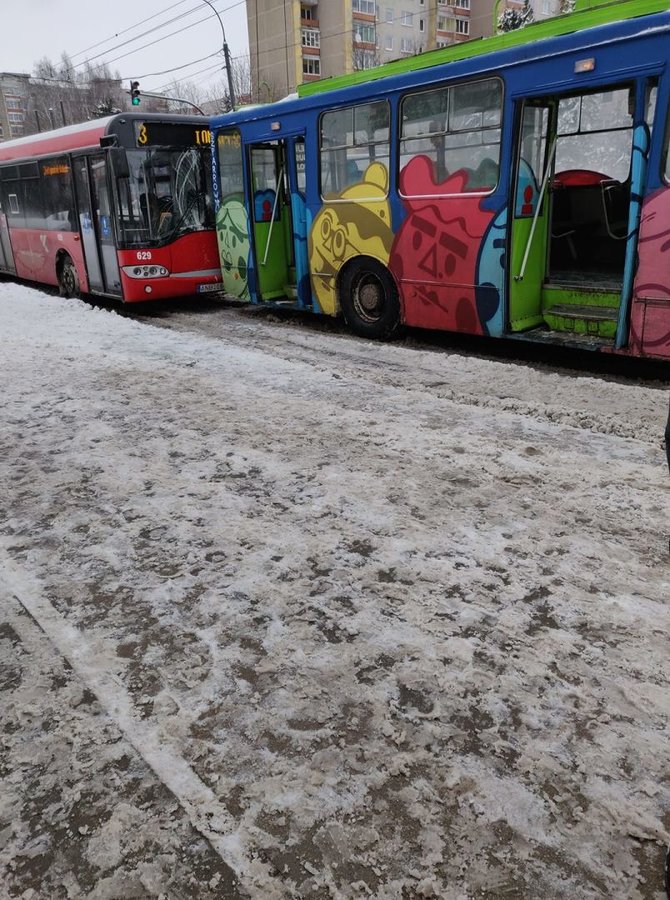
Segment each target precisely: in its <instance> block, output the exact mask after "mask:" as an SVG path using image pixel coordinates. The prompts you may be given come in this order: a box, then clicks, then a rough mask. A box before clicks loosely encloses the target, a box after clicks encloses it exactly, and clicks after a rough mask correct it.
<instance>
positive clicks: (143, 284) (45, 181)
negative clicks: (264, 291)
mask: <svg viewBox="0 0 670 900" xmlns="http://www.w3.org/2000/svg"><path fill="white" fill-rule="evenodd" d="M210 155H211V150H210V137H209V130H208V124H207V119H205V118H203V117H200V116H177V115H160V114H147V115H140V114H138V113H121V114H120V115H115V116H110V117H109V118H104V119H96V120H94V121H92V122H85V123H82V124H81V125H72V126H69V127H66V128H60V129H57V130H55V131H49V132H45V133H43V134H37V135H32V136H30V137H25V138H19V139H17V140H13V141H7V142H6V143H0V273H4V274H9V275H14V276H16V277H18V278H25V279H27V280H29V281H36V282H40V283H41V284H50V285H57V286H58V287H59V288H60V292H61V294H63V295H65V296H78V295H79V294H80V293H89V294H97V295H101V296H104V297H112V298H117V299H120V300H122V301H123V302H125V303H134V302H139V301H147V300H153V299H162V298H165V297H179V296H187V295H192V294H196V293H205V292H210V291H220V290H221V289H222V281H221V267H220V262H219V254H218V249H217V243H216V233H215V231H214V215H213V211H212V190H211V164H210Z"/></svg>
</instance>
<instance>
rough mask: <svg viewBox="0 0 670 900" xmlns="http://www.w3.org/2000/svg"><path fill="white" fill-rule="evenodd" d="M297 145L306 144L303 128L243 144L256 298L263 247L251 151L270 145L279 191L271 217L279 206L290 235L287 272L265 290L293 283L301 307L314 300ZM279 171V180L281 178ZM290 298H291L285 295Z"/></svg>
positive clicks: (309, 306)
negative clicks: (277, 283)
mask: <svg viewBox="0 0 670 900" xmlns="http://www.w3.org/2000/svg"><path fill="white" fill-rule="evenodd" d="M298 145H302V147H303V148H306V132H305V129H300V130H295V131H290V132H282V133H281V134H272V135H267V137H266V138H265V139H263V138H261V137H259V138H255V139H253V140H249V141H248V142H247V145H246V150H247V166H248V178H249V205H250V208H251V220H252V221H251V230H252V239H253V254H254V267H255V269H256V288H257V293H258V296H259V300H260V301H261V302H263V299H264V298H263V291H262V289H261V283H262V277H261V265H263V257H264V256H265V251H264V248H263V247H259V246H258V243H257V240H256V235H257V232H256V225H257V222H258V220H257V219H256V197H255V191H254V166H253V152H254V150H258V149H263V148H267V149H272V150H273V151H274V155H275V180H276V183H277V186H278V190H277V194H279V192H280V191H281V195H280V196H279V200H277V201H276V204H275V207H273V210H272V213H271V215H272V217H276V213H277V208H281V210H283V211H284V214H285V215H286V216H287V217H288V221H287V222H284V223H283V225H282V227H283V229H287V228H288V229H289V233H290V238H286V234H285V239H286V243H287V244H289V245H290V248H291V253H290V255H289V254H287V258H286V276H285V277H284V278H283V284H282V285H281V286H277V287H279V291H277V290H273V291H271V292H268V293H270V294H271V296H268V298H267V299H268V300H269V301H271V300H272V299H275V298H276V295H277V294H278V293H281V291H282V290H283V289H284V288H287V287H294V288H295V295H296V305H297V306H298V307H300V308H305V309H312V305H313V301H312V294H311V289H310V287H309V283H310V282H309V258H308V250H307V241H308V221H307V203H306V196H305V191H306V185H304V184H302V185H301V179H300V169H299V164H300V159H299V156H300V153H299V152H298V150H297V147H298ZM305 152H306V151H305V150H303V154H302V165H303V170H302V171H303V172H304V166H305ZM280 175H281V180H280ZM291 269H294V270H295V285H293V284H292V279H290V278H289V272H290V270H291ZM288 299H290V298H288Z"/></svg>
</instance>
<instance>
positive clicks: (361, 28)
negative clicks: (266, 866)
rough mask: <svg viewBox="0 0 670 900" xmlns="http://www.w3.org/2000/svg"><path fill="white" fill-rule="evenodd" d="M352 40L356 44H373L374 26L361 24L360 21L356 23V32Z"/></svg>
mask: <svg viewBox="0 0 670 900" xmlns="http://www.w3.org/2000/svg"><path fill="white" fill-rule="evenodd" d="M354 40H355V42H356V43H357V44H374V43H375V26H374V25H363V24H361V23H360V22H358V23H357V24H356V32H355V33H354Z"/></svg>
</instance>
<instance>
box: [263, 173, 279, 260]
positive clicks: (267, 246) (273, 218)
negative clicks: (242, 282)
mask: <svg viewBox="0 0 670 900" xmlns="http://www.w3.org/2000/svg"><path fill="white" fill-rule="evenodd" d="M283 183H284V166H282V167H281V169H280V170H279V178H277V190H276V191H275V202H274V204H273V206H272V218H271V219H270V228H269V230H268V240H267V243H266V245H265V256H264V257H263V262H262V263H261V265H262V266H265V265H267V261H268V253H269V252H270V241H271V240H272V229H273V228H274V227H275V213H276V212H277V202H278V201H279V189H280V187H281V185H282V184H283Z"/></svg>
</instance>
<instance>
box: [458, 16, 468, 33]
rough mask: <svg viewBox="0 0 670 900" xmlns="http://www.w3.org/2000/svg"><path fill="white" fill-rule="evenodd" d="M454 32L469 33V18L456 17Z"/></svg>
mask: <svg viewBox="0 0 670 900" xmlns="http://www.w3.org/2000/svg"><path fill="white" fill-rule="evenodd" d="M456 34H470V20H469V19H459V18H458V17H456Z"/></svg>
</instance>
